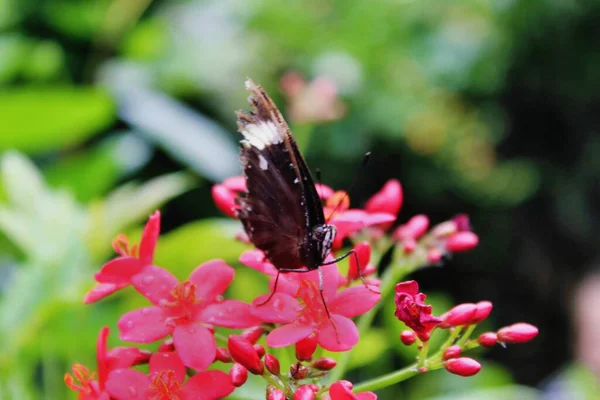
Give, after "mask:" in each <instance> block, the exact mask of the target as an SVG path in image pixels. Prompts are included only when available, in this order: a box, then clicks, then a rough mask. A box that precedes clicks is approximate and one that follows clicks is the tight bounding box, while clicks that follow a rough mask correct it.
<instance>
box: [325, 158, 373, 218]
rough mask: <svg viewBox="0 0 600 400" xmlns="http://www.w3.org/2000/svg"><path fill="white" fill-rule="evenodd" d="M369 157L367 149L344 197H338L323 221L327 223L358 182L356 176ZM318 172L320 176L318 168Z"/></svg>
mask: <svg viewBox="0 0 600 400" xmlns="http://www.w3.org/2000/svg"><path fill="white" fill-rule="evenodd" d="M370 158H371V152H370V151H368V152H367V153H365V156H364V157H363V160H362V162H361V163H360V169H359V170H358V173H357V174H356V175H355V176H354V181H352V184H351V185H350V188H349V189H348V190H347V191H346V193H345V194H344V197H342V198H341V199H340V201H339V202H338V203H337V205H336V206H335V208H334V209H333V211H332V212H330V213H329V215H328V216H327V220H326V221H325V223H329V220H330V219H331V217H332V216H333V215H334V214H335V212H336V211H337V210H338V209H339V208H340V207H341V206H342V204H344V201H346V199H347V198H348V193H350V192H351V191H352V190H353V189H354V186H356V183H357V182H358V178H360V175H361V174H360V173H361V172H362V171H363V170H364V168H365V166H366V165H367V163H368V162H369V159H370ZM317 171H318V172H317V173H318V175H317V176H318V177H319V178H320V170H317Z"/></svg>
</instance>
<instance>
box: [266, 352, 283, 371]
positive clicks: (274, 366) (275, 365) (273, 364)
mask: <svg viewBox="0 0 600 400" xmlns="http://www.w3.org/2000/svg"><path fill="white" fill-rule="evenodd" d="M265 367H267V371H269V372H270V373H272V374H273V375H279V373H280V372H281V367H280V366H279V360H278V359H277V357H275V356H274V355H273V354H267V355H265Z"/></svg>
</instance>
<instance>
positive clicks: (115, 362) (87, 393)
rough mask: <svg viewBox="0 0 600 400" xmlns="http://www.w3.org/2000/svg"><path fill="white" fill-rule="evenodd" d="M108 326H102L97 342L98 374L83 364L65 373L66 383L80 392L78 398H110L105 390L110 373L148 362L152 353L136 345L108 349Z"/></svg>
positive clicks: (97, 399) (89, 399) (106, 399)
mask: <svg viewBox="0 0 600 400" xmlns="http://www.w3.org/2000/svg"><path fill="white" fill-rule="evenodd" d="M109 332H110V331H109V329H108V328H106V327H105V328H102V329H101V330H100V334H99V335H98V341H97V344H96V358H97V359H98V375H97V377H96V374H94V373H91V372H90V371H89V370H88V369H87V368H86V367H84V366H83V365H81V364H75V365H74V366H73V375H71V374H65V383H66V385H67V386H68V387H69V388H70V389H71V390H74V391H77V392H79V396H78V397H77V399H78V400H109V395H108V393H106V391H105V389H106V388H105V385H106V380H107V378H108V374H109V373H110V372H111V371H113V370H115V369H120V368H129V367H131V366H133V365H136V364H140V363H144V362H147V361H148V359H149V358H150V353H148V352H145V351H141V350H140V349H138V348H135V347H115V348H113V349H112V350H110V351H108V350H107V343H106V342H107V338H108V334H109Z"/></svg>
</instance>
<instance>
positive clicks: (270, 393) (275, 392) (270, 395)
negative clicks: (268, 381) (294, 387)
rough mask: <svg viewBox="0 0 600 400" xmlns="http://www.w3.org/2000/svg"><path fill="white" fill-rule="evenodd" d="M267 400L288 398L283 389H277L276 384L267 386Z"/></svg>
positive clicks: (284, 399)
mask: <svg viewBox="0 0 600 400" xmlns="http://www.w3.org/2000/svg"><path fill="white" fill-rule="evenodd" d="M267 400H287V399H286V397H285V393H283V390H281V389H277V388H276V387H275V386H271V385H269V386H267Z"/></svg>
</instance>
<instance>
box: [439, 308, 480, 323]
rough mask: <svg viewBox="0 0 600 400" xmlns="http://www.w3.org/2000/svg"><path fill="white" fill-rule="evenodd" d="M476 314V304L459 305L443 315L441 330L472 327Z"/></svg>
mask: <svg viewBox="0 0 600 400" xmlns="http://www.w3.org/2000/svg"><path fill="white" fill-rule="evenodd" d="M476 314H477V306H476V305H475V304H473V303H463V304H459V305H457V306H454V307H453V308H452V309H451V310H450V311H448V312H447V313H446V314H444V315H442V317H441V318H442V322H441V323H440V325H439V326H440V328H450V327H453V326H460V325H470V324H471V323H472V320H473V318H474V317H475V315H476Z"/></svg>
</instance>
